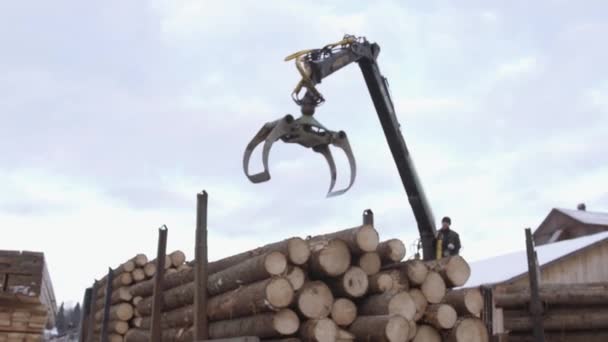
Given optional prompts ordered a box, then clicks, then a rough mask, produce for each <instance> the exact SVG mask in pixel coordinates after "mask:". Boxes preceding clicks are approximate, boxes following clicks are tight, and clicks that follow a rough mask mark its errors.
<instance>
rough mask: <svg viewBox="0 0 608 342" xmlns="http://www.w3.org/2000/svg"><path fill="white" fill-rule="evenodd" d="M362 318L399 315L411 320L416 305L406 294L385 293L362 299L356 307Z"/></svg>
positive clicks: (414, 313)
mask: <svg viewBox="0 0 608 342" xmlns="http://www.w3.org/2000/svg"><path fill="white" fill-rule="evenodd" d="M358 313H359V314H360V315H363V316H383V315H389V316H391V315H399V316H402V317H403V318H405V319H407V320H413V319H414V316H415V315H416V303H414V300H413V299H412V297H411V296H410V295H409V293H407V292H399V293H397V294H394V293H390V292H386V293H383V294H377V295H372V296H369V297H366V298H365V299H363V300H362V301H361V303H360V305H359V307H358Z"/></svg>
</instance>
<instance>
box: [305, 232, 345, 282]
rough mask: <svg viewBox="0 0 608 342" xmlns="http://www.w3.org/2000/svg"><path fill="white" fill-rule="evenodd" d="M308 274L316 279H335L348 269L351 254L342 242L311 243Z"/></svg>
mask: <svg viewBox="0 0 608 342" xmlns="http://www.w3.org/2000/svg"><path fill="white" fill-rule="evenodd" d="M310 246H311V247H310V248H311V256H310V272H311V274H313V275H314V276H316V277H321V278H322V277H337V276H340V275H342V274H344V272H346V270H348V268H349V267H350V264H351V254H350V252H349V250H348V246H347V245H346V243H344V241H342V240H337V239H336V240H329V241H325V240H323V241H319V242H315V243H314V244H313V243H311V245H310Z"/></svg>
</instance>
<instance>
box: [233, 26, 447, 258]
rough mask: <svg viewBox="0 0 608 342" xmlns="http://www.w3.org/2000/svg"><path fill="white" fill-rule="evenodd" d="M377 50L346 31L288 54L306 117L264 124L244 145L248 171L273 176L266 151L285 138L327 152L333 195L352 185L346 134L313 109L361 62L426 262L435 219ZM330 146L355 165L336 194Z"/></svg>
mask: <svg viewBox="0 0 608 342" xmlns="http://www.w3.org/2000/svg"><path fill="white" fill-rule="evenodd" d="M379 53H380V47H379V46H378V44H376V43H369V42H368V41H367V40H366V39H365V38H356V37H353V36H348V35H347V36H345V37H344V39H343V40H341V41H339V42H337V43H334V44H330V45H327V46H325V47H323V48H321V49H314V50H305V51H300V52H297V53H295V54H292V55H290V56H288V57H287V58H286V60H292V59H295V63H296V67H297V69H298V71H299V72H300V74H301V76H302V79H301V81H300V82H299V83H298V85H297V86H296V88H295V89H294V91H293V93H292V97H293V99H294V101H295V102H296V103H297V104H298V105H300V107H301V111H302V114H303V115H302V117H300V118H298V119H296V120H294V119H293V117H291V116H290V115H288V116H287V117H286V118H284V119H280V120H277V121H274V122H271V123H268V124H266V125H265V126H264V127H263V128H262V130H260V132H259V133H258V135H257V136H256V138H254V139H253V140H252V142H251V143H250V144H249V146H248V147H247V149H246V153H245V158H244V168H245V173H246V174H247V176H248V177H249V179H250V180H251V181H252V182H254V183H257V182H262V181H266V180H269V179H270V174H269V173H268V168H267V166H268V165H267V163H268V152H269V150H270V146H271V145H272V143H273V142H274V141H276V140H278V139H281V140H283V141H285V142H296V143H299V144H300V145H303V146H305V147H311V148H313V150H315V151H316V152H320V153H321V154H323V155H324V156H325V158H326V160H327V161H328V163H329V165H330V171H331V175H332V182H331V186H330V192H329V195H336V194H342V193H344V192H346V191H347V190H348V189H349V188H350V187H351V186H352V183H353V181H354V175H355V173H356V168H355V165H354V157H353V156H352V151H351V150H350V145H349V143H348V139H347V137H346V134H345V133H344V132H342V131H340V132H333V131H330V130H327V129H326V128H325V127H323V126H322V125H321V124H320V123H318V122H317V121H316V120H315V119H313V118H312V116H313V114H314V111H315V107H317V106H319V105H320V104H322V103H323V102H324V98H323V96H322V95H321V93H320V92H319V91H318V90H317V89H316V85H317V84H319V83H321V81H322V80H323V79H324V78H326V77H327V76H329V75H331V74H333V73H334V72H336V71H338V70H339V69H341V68H343V67H345V66H347V65H349V64H351V63H353V62H357V63H358V64H359V67H360V69H361V72H362V73H363V77H364V79H365V83H366V84H367V88H368V90H369V93H370V96H371V98H372V101H373V103H374V107H375V108H376V112H377V114H378V118H379V119H380V123H381V125H382V129H383V130H384V135H385V137H386V140H387V142H388V145H389V148H390V150H391V153H392V155H393V159H394V160H395V164H396V166H397V170H398V171H399V176H400V177H401V181H402V183H403V187H404V188H405V191H406V193H407V196H408V201H409V203H410V206H411V207H412V210H413V212H414V217H415V218H416V222H417V224H418V230H419V233H420V239H421V242H422V249H423V254H424V259H427V260H428V259H432V258H433V257H434V246H433V241H434V238H435V231H436V230H435V220H434V218H433V213H432V211H431V207H430V205H429V203H428V201H427V199H426V196H425V194H424V190H423V188H422V184H421V182H420V180H419V178H418V175H417V173H416V169H415V167H414V162H413V161H412V158H411V156H410V152H409V150H408V148H407V145H406V144H405V140H404V139H403V135H402V134H401V130H400V125H399V122H398V120H397V117H396V115H395V108H394V106H393V102H392V100H391V97H390V94H389V90H388V85H387V81H386V78H384V77H383V76H382V74H381V73H380V69H379V67H378V64H377V62H376V60H377V57H378V54H379ZM303 89H305V94H304V96H303V97H300V93H301V90H303ZM273 133H274V134H273ZM264 140H265V141H266V143H265V146H264V156H263V160H264V167H265V169H264V172H261V173H259V174H256V175H249V173H248V162H249V157H250V155H251V152H252V151H253V149H254V148H255V146H256V145H257V144H259V143H261V142H262V141H264ZM329 145H334V146H337V147H340V148H342V149H343V150H344V151H345V153H346V154H347V157H348V159H349V163H350V164H351V183H350V185H349V186H348V187H347V188H346V189H344V190H341V191H337V192H332V189H333V185H334V184H335V174H336V172H335V164H334V163H333V158H332V157H331V153H330V152H329V149H328V146H329Z"/></svg>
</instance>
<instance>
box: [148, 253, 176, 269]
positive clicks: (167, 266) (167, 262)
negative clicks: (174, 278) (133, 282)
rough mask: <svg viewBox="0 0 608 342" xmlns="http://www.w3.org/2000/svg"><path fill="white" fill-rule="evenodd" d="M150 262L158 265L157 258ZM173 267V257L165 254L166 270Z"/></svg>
mask: <svg viewBox="0 0 608 342" xmlns="http://www.w3.org/2000/svg"><path fill="white" fill-rule="evenodd" d="M150 263H152V264H154V265H156V259H154V260H152V261H150ZM170 267H171V257H170V256H168V255H165V270H166V269H168V268H170Z"/></svg>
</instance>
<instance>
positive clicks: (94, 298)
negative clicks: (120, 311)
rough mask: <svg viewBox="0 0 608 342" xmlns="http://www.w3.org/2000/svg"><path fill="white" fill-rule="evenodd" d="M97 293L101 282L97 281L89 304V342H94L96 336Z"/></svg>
mask: <svg viewBox="0 0 608 342" xmlns="http://www.w3.org/2000/svg"><path fill="white" fill-rule="evenodd" d="M97 291H99V282H98V281H97V280H95V282H94V283H93V290H92V291H91V292H92V294H91V301H90V304H89V308H90V310H91V311H90V314H89V322H88V328H87V342H93V336H94V335H95V314H96V313H97Z"/></svg>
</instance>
